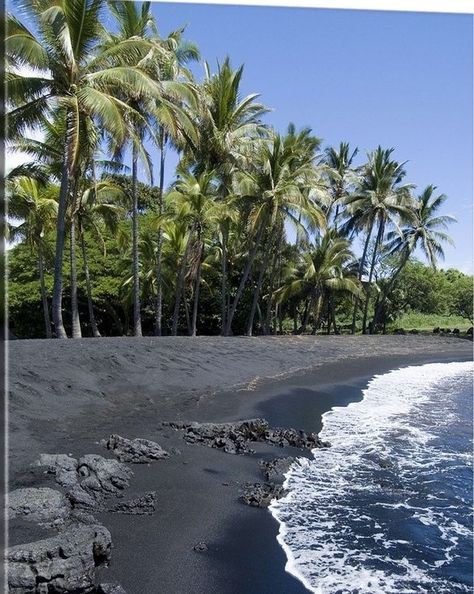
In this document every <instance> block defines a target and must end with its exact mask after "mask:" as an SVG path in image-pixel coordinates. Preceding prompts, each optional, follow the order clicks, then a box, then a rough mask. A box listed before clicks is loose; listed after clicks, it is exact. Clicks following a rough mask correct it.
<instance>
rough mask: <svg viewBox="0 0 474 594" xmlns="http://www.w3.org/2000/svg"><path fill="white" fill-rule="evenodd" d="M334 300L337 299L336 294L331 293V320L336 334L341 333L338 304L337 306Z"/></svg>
mask: <svg viewBox="0 0 474 594" xmlns="http://www.w3.org/2000/svg"><path fill="white" fill-rule="evenodd" d="M334 301H335V299H334V295H331V321H332V327H333V328H334V334H339V332H338V329H337V324H336V306H335V303H334Z"/></svg>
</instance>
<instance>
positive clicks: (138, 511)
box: [109, 491, 156, 516]
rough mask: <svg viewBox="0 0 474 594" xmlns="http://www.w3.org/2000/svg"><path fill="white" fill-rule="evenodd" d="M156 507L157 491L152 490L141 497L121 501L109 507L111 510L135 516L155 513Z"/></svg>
mask: <svg viewBox="0 0 474 594" xmlns="http://www.w3.org/2000/svg"><path fill="white" fill-rule="evenodd" d="M155 509H156V491H150V492H149V493H145V495H142V496H140V497H135V498H134V499H129V500H128V501H121V502H120V503H116V504H115V505H113V506H111V507H109V511H111V512H116V513H119V514H130V515H134V516H138V515H148V516H151V515H152V514H154V513H155Z"/></svg>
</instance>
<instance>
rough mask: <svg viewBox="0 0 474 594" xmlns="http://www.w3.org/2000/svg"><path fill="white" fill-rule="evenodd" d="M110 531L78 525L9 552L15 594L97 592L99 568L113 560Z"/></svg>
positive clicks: (12, 548)
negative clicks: (96, 577) (96, 579)
mask: <svg viewBox="0 0 474 594" xmlns="http://www.w3.org/2000/svg"><path fill="white" fill-rule="evenodd" d="M110 550H111V536H110V532H109V531H108V530H107V529H106V528H104V526H101V525H95V526H84V525H77V526H74V527H71V528H69V529H68V530H65V531H63V532H60V533H59V534H57V535H56V536H53V537H51V538H45V539H43V540H38V541H35V542H30V543H26V544H20V545H16V546H14V547H11V548H10V549H8V550H7V551H6V559H7V561H8V587H9V592H10V593H13V594H46V593H50V592H56V593H58V594H59V593H62V592H74V593H75V594H83V593H84V594H86V593H89V592H90V593H92V592H95V591H96V588H95V571H96V568H98V567H101V566H105V565H107V564H108V562H109V560H110Z"/></svg>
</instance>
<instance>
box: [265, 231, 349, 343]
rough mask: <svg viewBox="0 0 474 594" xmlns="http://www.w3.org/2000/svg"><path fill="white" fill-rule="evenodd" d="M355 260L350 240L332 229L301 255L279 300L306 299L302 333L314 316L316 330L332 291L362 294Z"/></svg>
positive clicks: (279, 293) (278, 295) (280, 293)
mask: <svg viewBox="0 0 474 594" xmlns="http://www.w3.org/2000/svg"><path fill="white" fill-rule="evenodd" d="M353 260H354V255H353V253H352V252H351V250H350V242H349V240H347V239H345V238H343V237H341V236H339V235H338V233H337V232H336V231H335V230H334V229H330V230H327V231H326V233H325V234H324V235H323V236H322V237H319V238H318V239H317V240H316V243H315V244H314V246H313V247H312V248H311V249H310V251H308V252H303V253H302V254H301V256H300V262H299V263H297V265H296V266H295V267H294V269H293V270H292V272H291V273H289V272H288V271H287V282H286V284H285V285H284V286H282V287H280V289H278V291H277V293H276V298H277V300H278V302H279V303H283V302H284V301H287V300H288V299H290V298H292V297H295V296H298V298H299V299H300V300H304V301H305V303H306V305H305V313H304V319H303V323H302V326H301V329H300V332H305V331H306V327H307V326H308V324H309V320H310V316H311V315H313V320H314V321H313V333H315V332H316V330H317V329H318V327H319V321H320V316H321V311H322V307H323V300H324V298H325V297H327V296H328V294H329V293H332V292H339V291H342V292H346V293H349V294H352V295H355V296H356V295H359V293H360V283H359V281H358V279H357V276H356V275H355V274H353V272H352V268H351V266H350V264H351V263H352V262H353Z"/></svg>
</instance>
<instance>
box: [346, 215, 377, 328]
mask: <svg viewBox="0 0 474 594" xmlns="http://www.w3.org/2000/svg"><path fill="white" fill-rule="evenodd" d="M373 228H374V222H373V221H372V223H371V225H370V228H369V231H368V233H367V237H366V239H365V243H364V251H363V252H362V258H361V259H360V263H359V274H358V279H359V281H361V280H362V276H363V274H364V268H365V261H366V259H367V251H368V249H369V243H370V238H371V237H372V231H373ZM358 309H359V299H358V298H357V297H356V298H355V303H354V312H353V314H352V328H351V334H355V331H356V319H357V310H358Z"/></svg>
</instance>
